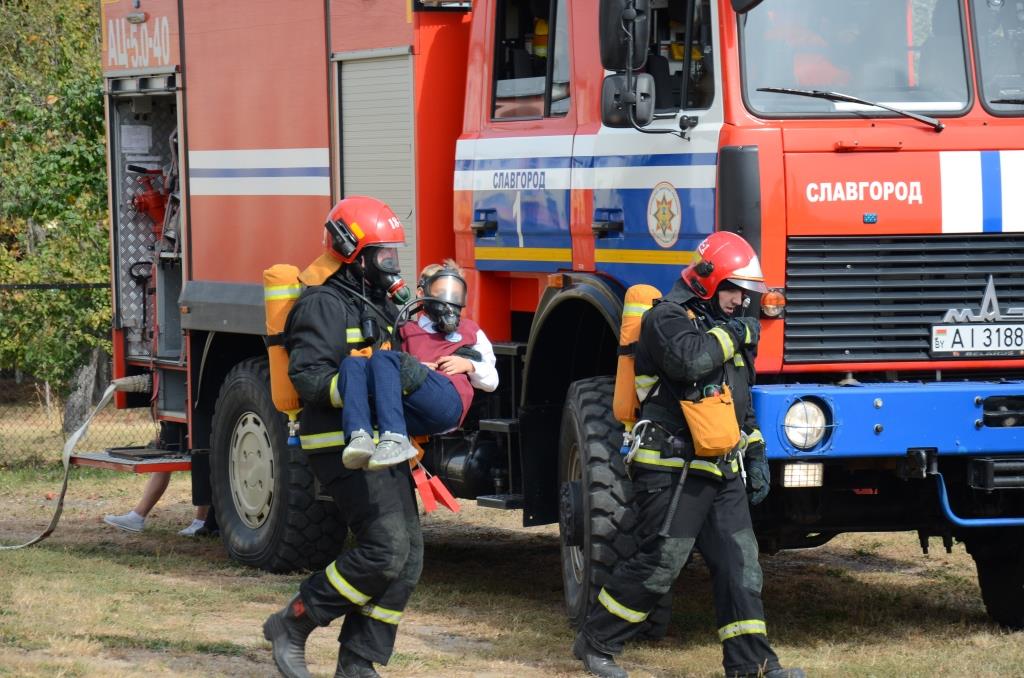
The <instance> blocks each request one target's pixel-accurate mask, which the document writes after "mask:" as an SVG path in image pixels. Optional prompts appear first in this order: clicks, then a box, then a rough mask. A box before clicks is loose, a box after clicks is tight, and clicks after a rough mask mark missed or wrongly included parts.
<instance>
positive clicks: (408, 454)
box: [366, 431, 418, 471]
mask: <svg viewBox="0 0 1024 678" xmlns="http://www.w3.org/2000/svg"><path fill="white" fill-rule="evenodd" d="M417 454H418V451H417V450H416V448H415V447H413V444H412V443H411V442H409V439H408V438H406V437H405V436H403V435H402V434H401V433H392V432H391V431H385V432H384V433H383V434H382V435H381V437H380V442H379V443H377V449H376V450H374V452H373V456H372V457H370V463H368V464H367V465H366V470H367V471H378V470H380V469H382V468H387V467H388V466H394V465H395V464H401V463H402V462H403V461H409V460H410V459H414V458H415V457H416V455H417Z"/></svg>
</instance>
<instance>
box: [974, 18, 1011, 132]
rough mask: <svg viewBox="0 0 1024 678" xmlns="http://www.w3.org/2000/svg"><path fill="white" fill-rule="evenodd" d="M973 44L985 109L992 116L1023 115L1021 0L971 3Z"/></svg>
mask: <svg viewBox="0 0 1024 678" xmlns="http://www.w3.org/2000/svg"><path fill="white" fill-rule="evenodd" d="M971 13H972V14H973V18H974V37H975V39H974V44H975V47H976V49H977V51H978V57H977V58H978V76H979V78H980V80H981V93H982V96H983V97H984V100H985V103H986V106H987V107H988V108H989V110H991V111H992V112H993V113H997V114H998V113H1009V114H1016V115H1020V114H1021V113H1024V1H1022V0H975V2H972V3H971Z"/></svg>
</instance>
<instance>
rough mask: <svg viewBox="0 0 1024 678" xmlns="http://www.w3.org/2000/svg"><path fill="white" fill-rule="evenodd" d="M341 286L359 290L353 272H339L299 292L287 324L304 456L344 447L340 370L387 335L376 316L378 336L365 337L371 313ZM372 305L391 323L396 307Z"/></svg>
mask: <svg viewBox="0 0 1024 678" xmlns="http://www.w3.org/2000/svg"><path fill="white" fill-rule="evenodd" d="M343 281H346V282H348V284H349V285H350V286H354V287H356V288H357V289H358V286H359V283H358V282H357V281H356V280H355V279H354V277H353V276H352V273H351V272H350V271H349V270H348V269H347V267H342V268H341V269H340V270H339V271H338V272H337V273H335V274H334V275H332V276H331V277H330V278H328V279H327V280H325V281H324V283H323V284H322V285H315V286H311V287H307V288H306V289H305V290H303V292H302V295H301V296H300V297H299V299H298V301H296V302H295V306H294V307H293V308H292V310H291V313H290V314H289V315H288V321H287V323H286V324H285V332H284V333H285V348H287V349H288V376H289V377H290V378H291V380H292V383H293V384H294V385H295V390H296V391H298V393H299V397H301V398H302V412H301V413H300V414H299V444H300V446H301V447H302V449H303V450H304V451H305V452H308V453H325V452H338V453H340V452H341V450H342V449H343V448H344V446H345V436H344V433H343V432H342V429H341V411H340V408H341V405H342V400H341V393H340V391H339V389H338V368H339V366H340V365H341V361H342V360H343V359H344V358H345V357H346V356H348V355H349V354H350V352H351V351H353V350H359V349H365V348H368V347H369V348H372V347H374V346H379V345H380V343H381V340H382V339H383V338H384V336H385V333H386V332H387V331H388V329H387V327H386V324H385V322H384V321H383V319H381V318H380V317H379V316H376V314H374V317H375V318H376V322H377V325H378V327H379V331H378V335H379V336H378V337H375V338H373V337H364V336H363V330H362V328H361V322H360V321H361V319H362V318H363V316H364V315H368V314H371V313H373V312H372V311H369V310H364V306H365V305H366V302H364V301H363V300H361V299H359V298H358V297H356V296H355V295H353V294H352V293H351V292H350V291H349V290H347V289H345V286H344V285H343V284H342V282H343ZM376 306H377V308H379V309H382V310H383V312H384V314H385V315H386V316H387V318H389V321H390V322H389V323H387V325H390V324H393V321H394V318H395V316H396V313H395V308H394V305H393V304H391V303H390V302H389V301H386V300H385V299H381V300H379V302H378V303H377V304H376ZM338 467H339V468H340V467H341V464H340V463H339V464H338Z"/></svg>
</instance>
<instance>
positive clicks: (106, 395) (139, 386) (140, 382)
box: [0, 374, 151, 551]
mask: <svg viewBox="0 0 1024 678" xmlns="http://www.w3.org/2000/svg"><path fill="white" fill-rule="evenodd" d="M150 388H151V381H150V376H149V375H148V374H140V375H135V376H131V377H122V378H120V379H114V380H113V381H112V382H111V383H110V385H109V386H107V390H105V391H104V392H103V396H102V397H101V398H100V401H99V402H98V403H97V404H96V407H94V408H93V410H92V412H91V413H90V414H89V416H88V417H87V418H86V420H85V422H84V423H83V424H82V425H81V426H79V427H78V429H77V430H76V431H75V432H74V433H72V434H71V435H70V436H68V439H67V441H65V442H64V450H63V452H62V453H61V463H63V464H64V479H63V481H62V482H61V487H60V496H58V497H57V506H56V508H55V509H54V512H53V517H51V518H50V524H49V525H48V526H47V527H46V529H45V530H43V532H42V533H40V534H38V535H36V536H35V537H33V538H32V539H30V540H29V541H27V542H25V543H24V544H11V545H7V546H0V551H14V550H16V549H22V548H25V547H26V546H32V545H33V544H38V543H39V542H41V541H43V540H44V539H46V538H47V537H49V536H50V535H51V534H53V531H54V530H55V529H56V528H57V523H59V522H60V517H61V514H62V513H63V512H64V496H65V495H66V494H67V491H68V478H69V476H70V474H71V455H72V453H73V452H74V451H75V447H76V446H77V445H78V443H79V441H81V439H82V438H84V437H85V434H86V433H87V432H88V430H89V424H90V423H91V422H92V420H93V417H95V416H96V414H97V413H98V412H99V411H100V410H102V409H103V408H104V407H105V406H106V405H107V403H109V402H110V399H111V398H113V397H114V393H115V392H117V391H122V392H125V393H149V391H150Z"/></svg>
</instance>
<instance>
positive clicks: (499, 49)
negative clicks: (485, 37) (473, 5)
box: [492, 0, 569, 120]
mask: <svg viewBox="0 0 1024 678" xmlns="http://www.w3.org/2000/svg"><path fill="white" fill-rule="evenodd" d="M496 14H497V26H496V30H495V35H496V37H497V41H496V45H495V50H494V83H493V85H494V108H493V110H492V116H493V118H494V119H495V120H508V119H531V118H541V117H546V116H551V117H559V116H564V115H565V114H566V113H567V112H568V111H569V26H568V15H567V12H566V2H565V0H553V1H552V0H499V1H498V3H497V13H496Z"/></svg>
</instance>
